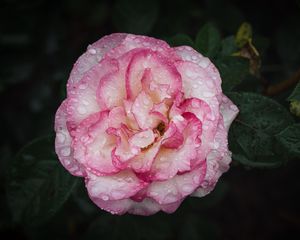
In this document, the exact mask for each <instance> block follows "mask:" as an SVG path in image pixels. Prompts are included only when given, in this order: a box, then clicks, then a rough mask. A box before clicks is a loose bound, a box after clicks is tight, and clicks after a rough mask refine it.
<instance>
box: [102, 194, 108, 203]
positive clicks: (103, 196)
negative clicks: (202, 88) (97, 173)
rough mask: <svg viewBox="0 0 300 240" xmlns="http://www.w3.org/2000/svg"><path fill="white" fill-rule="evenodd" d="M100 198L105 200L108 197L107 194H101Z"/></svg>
mask: <svg viewBox="0 0 300 240" xmlns="http://www.w3.org/2000/svg"><path fill="white" fill-rule="evenodd" d="M101 198H102V200H103V201H107V200H108V199H109V197H108V196H107V195H104V194H103V195H102V196H101Z"/></svg>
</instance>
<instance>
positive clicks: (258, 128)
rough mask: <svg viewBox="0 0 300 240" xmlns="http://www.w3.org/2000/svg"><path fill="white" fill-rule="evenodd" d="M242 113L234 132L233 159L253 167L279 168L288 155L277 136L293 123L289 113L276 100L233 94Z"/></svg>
mask: <svg viewBox="0 0 300 240" xmlns="http://www.w3.org/2000/svg"><path fill="white" fill-rule="evenodd" d="M228 95H229V97H230V98H231V99H232V101H233V102H234V103H235V104H237V106H238V108H239V109H240V113H239V115H238V118H237V119H236V121H235V122H234V124H233V125H232V127H231V128H230V133H229V145H230V149H231V150H232V152H233V159H234V160H235V161H238V162H240V163H242V164H244V165H246V166H251V167H277V166H279V165H281V164H282V163H283V162H285V161H286V159H287V158H286V155H285V154H284V151H282V148H281V147H280V144H279V143H278V141H277V140H276V138H275V135H276V134H278V133H279V132H281V131H282V130H283V129H285V128H286V127H287V126H289V125H290V124H292V123H293V119H292V118H291V116H290V114H289V112H288V111H287V110H286V109H285V108H284V107H283V106H281V105H280V104H279V103H277V102H275V101H274V100H272V99H270V98H267V97H264V96H261V95H258V94H254V93H230V94H228Z"/></svg>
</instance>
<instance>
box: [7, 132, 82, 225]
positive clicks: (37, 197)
mask: <svg viewBox="0 0 300 240" xmlns="http://www.w3.org/2000/svg"><path fill="white" fill-rule="evenodd" d="M76 183H77V178H75V177H74V176H72V175H70V174H69V173H68V172H67V171H66V170H65V169H64V168H63V166H62V165H61V164H60V162H59V160H58V159H57V157H56V155H55V152H54V138H53V137H43V138H40V139H36V140H34V141H32V142H31V143H29V144H28V145H26V146H25V147H24V148H23V149H22V150H21V151H20V152H19V153H18V154H17V156H16V157H15V159H14V160H13V162H12V164H11V169H10V177H9V182H8V187H7V192H8V197H7V198H8V203H9V205H10V208H11V211H12V216H13V220H14V221H15V222H23V223H24V224H26V225H27V224H28V225H38V224H40V223H43V222H45V221H46V220H48V219H49V218H50V217H52V216H53V215H54V214H55V213H56V212H57V211H58V210H59V208H60V207H61V206H62V205H63V203H64V202H65V201H66V200H67V199H68V197H69V196H70V194H71V192H72V190H73V188H74V187H75V185H76Z"/></svg>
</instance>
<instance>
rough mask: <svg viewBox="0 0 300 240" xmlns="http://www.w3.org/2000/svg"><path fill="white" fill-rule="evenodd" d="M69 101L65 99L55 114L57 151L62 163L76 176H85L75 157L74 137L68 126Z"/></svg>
mask: <svg viewBox="0 0 300 240" xmlns="http://www.w3.org/2000/svg"><path fill="white" fill-rule="evenodd" d="M66 106H67V101H66V100H65V101H63V102H62V104H61V105H60V107H59V108H58V110H57V112H56V115H55V132H56V138H55V151H56V154H57V156H58V158H59V160H60V162H61V163H62V165H63V166H64V167H65V168H66V169H67V170H68V171H69V172H70V173H71V174H73V175H75V176H84V175H85V171H84V169H82V166H81V164H80V163H79V162H78V161H77V160H76V159H75V158H74V156H73V150H72V148H71V143H72V138H71V136H70V134H69V132H68V129H67V126H66V117H67V116H66V115H67V113H66V111H67V107H66Z"/></svg>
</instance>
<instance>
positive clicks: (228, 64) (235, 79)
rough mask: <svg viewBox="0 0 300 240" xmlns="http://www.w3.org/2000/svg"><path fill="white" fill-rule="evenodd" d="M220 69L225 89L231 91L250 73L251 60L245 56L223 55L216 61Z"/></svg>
mask: <svg viewBox="0 0 300 240" xmlns="http://www.w3.org/2000/svg"><path fill="white" fill-rule="evenodd" d="M215 64H216V67H217V68H218V69H219V71H220V75H221V79H222V89H223V91H230V90H232V89H233V88H234V87H235V86H237V85H238V84H240V83H241V82H242V81H243V80H244V79H245V77H246V76H247V74H248V73H249V60H248V59H246V58H243V57H233V56H223V57H219V58H218V59H217V60H216V61H215Z"/></svg>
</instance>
